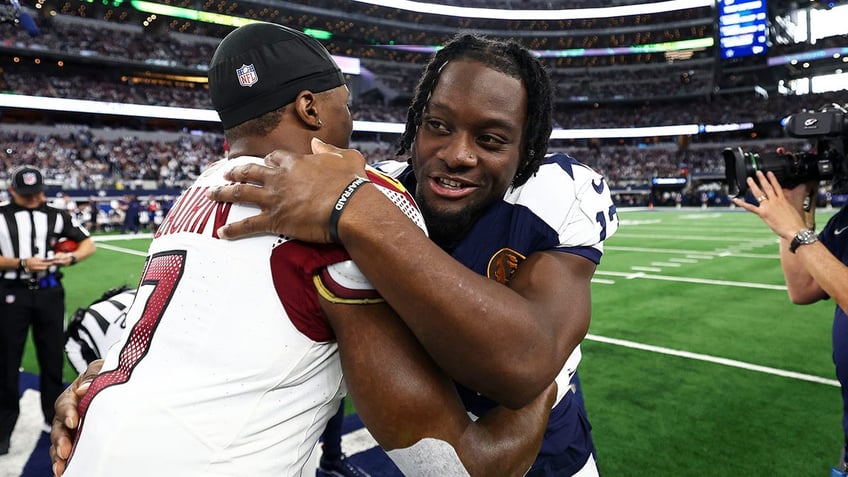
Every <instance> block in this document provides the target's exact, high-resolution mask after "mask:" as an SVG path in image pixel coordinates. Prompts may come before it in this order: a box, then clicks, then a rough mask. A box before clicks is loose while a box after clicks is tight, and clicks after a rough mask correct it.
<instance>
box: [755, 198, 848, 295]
mask: <svg viewBox="0 0 848 477" xmlns="http://www.w3.org/2000/svg"><path fill="white" fill-rule="evenodd" d="M817 192H818V185H817V184H816V183H807V184H801V185H799V186H797V187H794V188H792V189H783V197H784V198H785V199H786V201H787V202H788V203H789V204H790V205H791V206H792V207H793V208H794V210H795V211H796V212H797V213H798V215H800V216H801V217H802V219H803V221H804V224H803V227H805V228H809V229H813V230H815V228H816V220H815V214H816V201H815V197H816V193H817ZM779 205H780V204H779V203H778V204H771V205H770V207H771V206H779ZM805 205H806V207H805ZM798 226H799V224H798V223H794V225H792V226H790V228H789V230H792V227H798ZM798 230H801V229H800V228H799V229H798ZM796 232H797V231H796ZM794 236H795V235H794V234H792V236H790V237H783V236H781V237H780V266H781V268H783V276H784V279H785V280H786V291H787V293H788V294H789V299H790V300H791V301H792V303H795V304H796V305H807V304H810V303H815V302H817V301H819V300H822V299H825V298H827V293H826V292H825V290H824V289H823V287H822V286H821V285H820V281H819V280H818V279H817V278H816V277H814V276H813V275H814V272H816V271H817V270H818V269H819V267H820V266H822V264H823V263H825V262H819V263H812V264H808V260H807V259H806V256H807V255H812V254H807V253H804V254H803V255H804V257H802V255H801V254H800V252H801V251H802V249H805V248H810V245H807V246H804V247H800V248H799V249H798V250H796V253H792V252H790V251H789V244H790V243H791V242H792V238H793V237H794ZM812 245H818V246H820V247H821V250H822V251H824V252H825V253H827V254H828V255H830V256H831V258H833V259H834V260H835V257H833V255H831V254H830V252H829V251H828V250H827V248H826V247H823V246H821V244H820V243H819V244H812ZM816 248H819V247H816ZM805 252H809V250H807V251H805ZM837 263H839V262H838V261H837ZM840 265H841V264H840Z"/></svg>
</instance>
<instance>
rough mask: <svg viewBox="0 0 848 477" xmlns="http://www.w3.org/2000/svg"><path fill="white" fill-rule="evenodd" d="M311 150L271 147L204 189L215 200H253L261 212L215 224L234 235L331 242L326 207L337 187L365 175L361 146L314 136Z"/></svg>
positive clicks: (228, 236)
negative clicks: (256, 159) (257, 159)
mask: <svg viewBox="0 0 848 477" xmlns="http://www.w3.org/2000/svg"><path fill="white" fill-rule="evenodd" d="M312 151H313V154H296V153H292V152H288V151H282V150H278V151H274V152H272V153H270V154H268V155H267V156H265V164H264V165H260V164H245V165H241V166H237V167H234V168H233V169H232V170H230V171H229V172H227V173H226V174H225V175H224V178H225V179H227V180H231V181H233V182H236V184H231V185H227V186H222V187H219V188H216V189H213V190H210V191H209V192H207V197H208V198H209V199H211V200H214V201H217V202H236V203H248V204H253V205H255V206H257V207H259V209H260V210H261V213H260V214H258V215H255V216H252V217H248V218H246V219H243V220H240V221H238V222H233V223H231V224H228V225H225V226H223V227H221V228H220V229H218V235H219V236H220V237H221V238H226V239H234V238H240V237H246V236H250V235H256V234H262V233H274V234H280V235H286V236H288V237H292V238H296V239H300V240H304V241H307V242H317V243H329V242H330V241H331V240H330V234H329V228H328V224H329V219H330V212H331V210H332V208H333V205H334V204H335V202H336V199H337V198H338V196H339V194H340V193H341V191H342V190H343V189H344V188H345V187H346V186H347V185H348V184H349V183H350V182H351V181H352V180H353V179H355V178H356V177H364V176H365V158H364V157H363V156H362V154H360V153H359V151H356V150H353V149H339V148H337V147H335V146H331V145H329V144H326V143H324V142H322V141H321V140H319V139H317V138H313V139H312Z"/></svg>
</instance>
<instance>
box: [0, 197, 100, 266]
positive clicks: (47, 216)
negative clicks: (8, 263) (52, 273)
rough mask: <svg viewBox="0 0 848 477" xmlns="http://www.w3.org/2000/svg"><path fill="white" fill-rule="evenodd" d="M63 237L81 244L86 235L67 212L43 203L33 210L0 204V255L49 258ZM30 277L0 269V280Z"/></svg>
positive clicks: (12, 203) (87, 234) (10, 203)
mask: <svg viewBox="0 0 848 477" xmlns="http://www.w3.org/2000/svg"><path fill="white" fill-rule="evenodd" d="M63 237H64V238H69V239H71V240H75V241H77V242H81V241H83V240H85V239H86V238H88V237H89V233H88V230H86V229H85V227H83V226H82V225H80V224H79V223H78V222H77V221H76V220H75V219H73V218H72V217H71V214H69V213H68V212H67V211H65V210H62V209H57V208H56V207H51V206H49V205H47V204H42V205H41V206H40V207H38V208H35V209H25V208H23V207H21V206H19V205H17V204H15V202H14V201H10V202H8V203H3V204H0V255H2V256H4V257H8V258H30V257H41V258H50V257H52V255H53V247H54V246H55V245H56V242H58V241H59V239H60V238H63ZM30 275H31V274H29V273H27V272H24V271H23V270H2V275H0V278H2V279H5V280H26V279H29V278H32V277H31V276H30Z"/></svg>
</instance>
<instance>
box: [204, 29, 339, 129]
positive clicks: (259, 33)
mask: <svg viewBox="0 0 848 477" xmlns="http://www.w3.org/2000/svg"><path fill="white" fill-rule="evenodd" d="M343 84H345V80H344V75H343V74H342V72H341V70H340V69H339V67H338V65H336V62H335V61H333V58H332V57H331V56H330V54H329V53H328V52H327V50H326V49H325V48H324V46H323V45H321V43H320V42H318V40H316V39H314V38H312V37H310V36H307V35H306V34H304V33H303V32H300V31H297V30H293V29H291V28H288V27H285V26H283V25H277V24H274V23H250V24H247V25H244V26H241V27H239V28H236V29H235V30H233V31H232V32H230V34H228V35H227V36H226V37H224V39H223V40H222V41H221V44H220V45H218V49H217V50H215V54H214V55H213V56H212V62H211V63H210V64H209V91H210V93H211V95H212V104H213V105H214V106H215V110H216V111H218V115H219V116H220V117H221V122H222V123H223V124H224V129H229V128H232V127H233V126H238V125H239V124H241V123H243V122H245V121H248V120H250V119H253V118H256V117H259V116H261V115H263V114H265V113H268V112H271V111H273V110H275V109H279V108H281V107H283V106H285V105H287V104H289V103H291V102H292V101H294V100H295V98H296V97H297V95H298V94H299V93H300V92H301V91H303V90H309V91H312V92H313V93H320V92H322V91H327V90H330V89H333V88H337V87H339V86H341V85H343Z"/></svg>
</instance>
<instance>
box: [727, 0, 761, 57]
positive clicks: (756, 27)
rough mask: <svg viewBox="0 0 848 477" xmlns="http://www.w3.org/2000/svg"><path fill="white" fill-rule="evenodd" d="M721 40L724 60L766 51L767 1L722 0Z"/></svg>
mask: <svg viewBox="0 0 848 477" xmlns="http://www.w3.org/2000/svg"><path fill="white" fill-rule="evenodd" d="M718 43H719V48H720V50H721V57H722V58H723V59H730V58H740V57H744V56H754V55H762V54H765V53H766V50H767V48H768V14H767V11H766V0H718Z"/></svg>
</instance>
